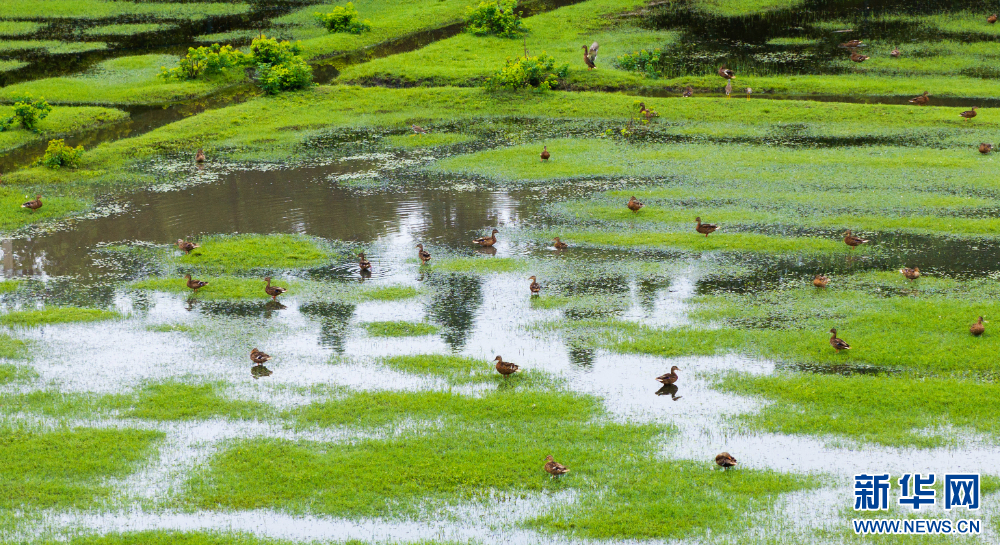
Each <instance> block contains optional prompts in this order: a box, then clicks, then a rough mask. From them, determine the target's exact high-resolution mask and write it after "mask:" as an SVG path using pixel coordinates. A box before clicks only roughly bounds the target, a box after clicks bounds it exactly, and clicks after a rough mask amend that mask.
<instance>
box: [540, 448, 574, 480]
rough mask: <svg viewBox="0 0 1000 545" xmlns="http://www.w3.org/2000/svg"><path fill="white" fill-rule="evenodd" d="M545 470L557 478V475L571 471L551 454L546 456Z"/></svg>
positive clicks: (552, 477)
mask: <svg viewBox="0 0 1000 545" xmlns="http://www.w3.org/2000/svg"><path fill="white" fill-rule="evenodd" d="M545 471H546V473H548V474H549V475H552V476H551V477H549V478H550V479H555V478H556V477H562V476H563V475H565V474H567V473H569V468H567V467H566V466H564V465H562V464H560V463H559V462H557V461H556V460H555V458H553V457H552V455H551V454H549V455H548V456H546V457H545Z"/></svg>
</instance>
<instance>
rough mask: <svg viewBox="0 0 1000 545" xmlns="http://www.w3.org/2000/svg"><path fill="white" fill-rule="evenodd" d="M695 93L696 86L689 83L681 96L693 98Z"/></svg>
mask: <svg viewBox="0 0 1000 545" xmlns="http://www.w3.org/2000/svg"><path fill="white" fill-rule="evenodd" d="M693 95H694V87H691V86H690V85H688V86H687V88H686V89H684V92H683V93H681V96H682V97H684V98H691V97H692V96H693Z"/></svg>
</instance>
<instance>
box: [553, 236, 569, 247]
mask: <svg viewBox="0 0 1000 545" xmlns="http://www.w3.org/2000/svg"><path fill="white" fill-rule="evenodd" d="M552 240H553V242H554V244H553V246H555V247H556V250H565V249H566V248H569V244H566V243H565V242H563V241H561V240H559V237H556V238H554V239H552Z"/></svg>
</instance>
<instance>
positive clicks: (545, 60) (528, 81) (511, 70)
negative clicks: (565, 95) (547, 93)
mask: <svg viewBox="0 0 1000 545" xmlns="http://www.w3.org/2000/svg"><path fill="white" fill-rule="evenodd" d="M555 65H556V60H555V58H553V57H552V56H550V55H546V54H545V53H542V54H541V55H538V56H535V57H517V58H515V59H512V58H510V57H507V61H506V62H505V63H504V65H503V68H501V69H500V70H499V71H497V73H496V74H493V75H492V76H490V77H489V78H488V79H487V80H486V88H487V89H489V90H490V91H499V90H502V89H503V90H510V91H515V90H517V89H527V88H529V87H535V88H538V89H542V90H548V89H552V88H553V87H555V86H556V85H558V84H559V78H564V77H566V74H567V73H568V72H569V65H568V64H564V65H562V66H560V67H559V68H558V69H556V67H555Z"/></svg>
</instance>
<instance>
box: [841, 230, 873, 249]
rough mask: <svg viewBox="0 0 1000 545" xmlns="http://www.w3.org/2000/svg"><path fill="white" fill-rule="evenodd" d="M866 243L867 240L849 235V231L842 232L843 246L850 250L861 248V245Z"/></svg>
mask: <svg viewBox="0 0 1000 545" xmlns="http://www.w3.org/2000/svg"><path fill="white" fill-rule="evenodd" d="M867 242H868V239H865V238H861V237H859V236H857V235H853V234H851V230H850V229H848V230H847V231H846V232H844V244H846V245H848V246H850V247H851V249H852V250H853V249H854V247H855V246H861V245H862V244H865V243H867Z"/></svg>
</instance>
